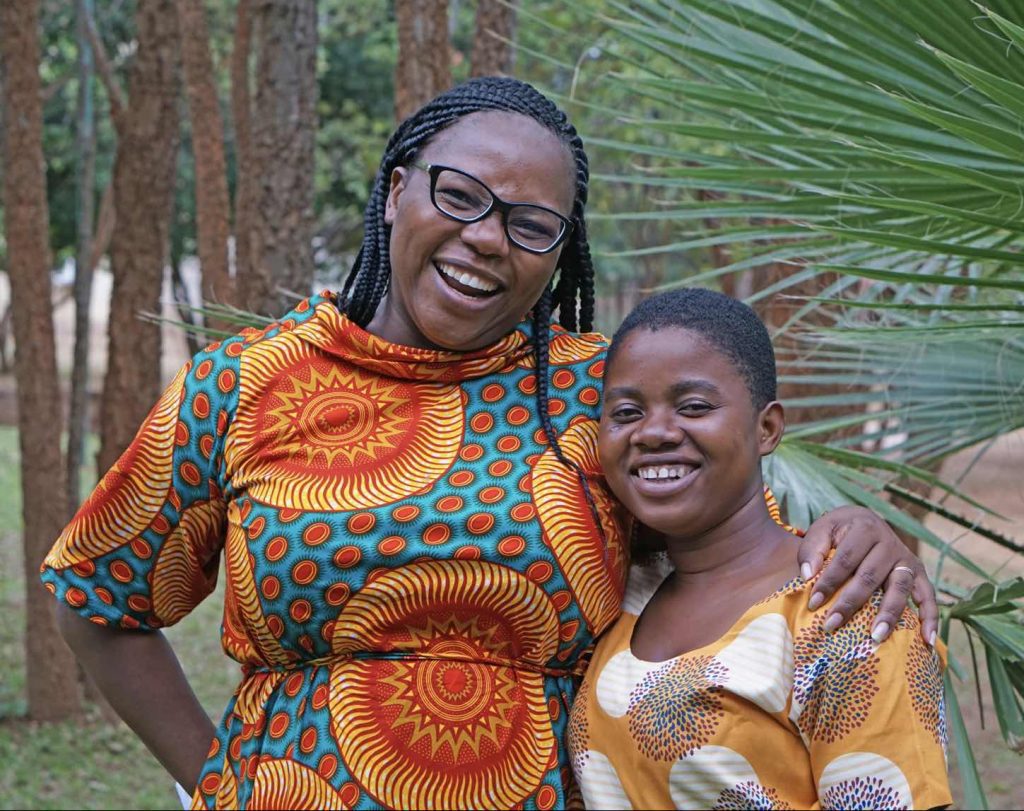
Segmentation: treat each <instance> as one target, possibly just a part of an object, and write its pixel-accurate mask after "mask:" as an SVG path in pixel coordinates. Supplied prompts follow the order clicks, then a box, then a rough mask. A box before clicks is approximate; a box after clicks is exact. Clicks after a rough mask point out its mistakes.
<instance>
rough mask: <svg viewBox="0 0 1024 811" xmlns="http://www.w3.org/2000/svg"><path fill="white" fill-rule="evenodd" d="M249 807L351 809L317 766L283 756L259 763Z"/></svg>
mask: <svg viewBox="0 0 1024 811" xmlns="http://www.w3.org/2000/svg"><path fill="white" fill-rule="evenodd" d="M249 806H250V807H252V808H262V809H266V811H299V809H309V811H317V810H318V809H323V810H324V811H346V809H348V808H350V806H348V805H346V804H345V803H344V802H342V799H341V795H340V794H339V793H338V792H337V791H336V790H335V789H334V787H333V786H331V784H330V783H328V782H327V781H326V780H324V779H323V778H322V777H321V776H320V775H319V774H317V773H316V771H315V770H314V769H311V768H309V767H308V766H303V765H302V764H301V763H297V762H296V761H294V760H283V759H282V760H278V759H272V760H263V761H261V762H260V764H259V766H258V767H257V769H256V779H255V780H254V782H253V790H252V796H251V797H250V798H249Z"/></svg>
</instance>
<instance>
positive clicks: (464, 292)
mask: <svg viewBox="0 0 1024 811" xmlns="http://www.w3.org/2000/svg"><path fill="white" fill-rule="evenodd" d="M431 264H432V265H433V266H434V272H435V273H436V274H437V276H438V278H439V279H440V281H441V283H442V284H443V285H444V287H445V289H447V290H450V291H451V292H453V293H455V294H456V295H458V296H459V298H460V299H462V300H469V301H473V302H484V301H491V300H492V299H494V298H496V297H497V296H499V295H500V294H501V293H503V292H505V285H504V284H502V282H501V281H500V280H499V279H496V278H495V277H494V275H493V274H492V273H489V272H487V271H484V270H481V269H480V268H478V267H476V266H475V265H472V264H470V263H468V262H460V261H458V260H452V259H446V258H442V257H435V258H434V259H432V260H431ZM439 265H447V266H449V267H452V268H456V269H458V270H461V271H464V272H466V273H470V274H472V275H473V276H476V277H478V278H479V279H481V280H482V281H484V282H485V283H486V284H488V285H494V286H495V289H494V290H491V291H483V290H477V289H476V288H473V287H470V286H469V285H466V284H463V283H461V282H459V281H457V280H455V279H452V278H450V277H448V276H446V275H445V274H444V273H443V272H442V271H441V268H440V267H439Z"/></svg>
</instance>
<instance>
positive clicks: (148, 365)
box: [98, 0, 179, 470]
mask: <svg viewBox="0 0 1024 811" xmlns="http://www.w3.org/2000/svg"><path fill="white" fill-rule="evenodd" d="M136 30H137V40H138V52H137V54H136V56H135V61H134V64H133V65H132V71H131V77H130V80H129V87H128V101H127V107H126V108H125V109H124V111H123V112H122V113H121V114H120V115H118V116H117V117H115V119H114V122H115V126H116V128H117V139H118V145H117V158H116V160H115V162H114V208H115V209H116V210H117V223H116V225H115V226H114V235H113V237H112V239H111V245H110V264H111V272H112V275H113V289H112V293H111V302H110V324H109V338H110V340H109V345H108V346H109V349H108V352H107V376H106V379H105V381H104V386H103V398H102V402H101V406H100V430H101V434H102V436H101V445H100V453H99V459H98V466H99V469H100V470H106V469H108V468H109V467H110V466H111V465H112V464H113V463H114V462H115V461H116V460H117V457H118V456H119V455H120V454H121V452H122V451H123V450H124V449H125V448H126V447H127V446H128V444H129V443H130V442H131V439H132V437H133V436H134V435H135V431H136V430H137V429H138V426H139V424H140V423H141V422H142V420H143V418H144V417H145V416H146V414H147V412H148V411H149V409H150V408H151V407H152V405H153V403H154V402H155V401H156V399H157V398H158V397H159V395H160V388H161V379H160V348H161V347H160V327H159V325H157V324H148V323H144V322H142V321H141V320H139V314H140V313H142V312H158V311H159V307H160V290H161V286H162V283H163V278H164V267H165V265H166V261H167V251H168V246H169V239H170V218H171V211H172V207H173V203H174V170H175V162H176V158H177V151H178V124H179V114H178V78H179V77H178V74H179V64H178V47H177V46H178V21H177V15H176V14H175V9H174V0H147V2H145V3H140V4H139V5H138V10H137V11H136Z"/></svg>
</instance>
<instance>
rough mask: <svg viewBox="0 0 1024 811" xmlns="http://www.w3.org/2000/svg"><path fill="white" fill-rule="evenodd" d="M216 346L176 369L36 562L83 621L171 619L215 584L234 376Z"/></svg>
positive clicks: (141, 624) (145, 623)
mask: <svg viewBox="0 0 1024 811" xmlns="http://www.w3.org/2000/svg"><path fill="white" fill-rule="evenodd" d="M217 346H218V345H216V344H215V345H214V346H213V347H210V348H209V349H207V350H205V351H204V352H201V353H200V354H199V355H197V356H196V357H195V358H193V359H192V360H191V361H189V362H188V363H187V364H185V366H184V367H183V368H182V369H181V370H180V371H179V372H178V374H177V375H176V376H175V378H174V380H173V381H172V382H171V384H170V385H169V386H168V387H167V389H166V391H164V393H163V395H162V396H161V397H160V399H159V401H158V402H157V403H156V405H155V406H154V407H153V410H152V411H150V412H149V415H148V416H147V417H146V419H145V421H144V422H143V424H142V427H141V428H140V429H139V432H138V433H137V434H136V436H135V439H134V440H132V443H131V445H130V446H129V447H128V449H127V450H126V451H125V452H124V453H123V454H122V455H121V458H120V459H118V460H117V462H115V463H114V466H113V467H112V468H111V469H110V470H109V471H108V472H107V473H106V475H104V476H103V478H102V479H101V480H100V482H99V484H98V485H96V489H95V490H93V492H92V494H91V495H90V496H89V497H88V499H86V501H85V502H84V503H83V504H82V506H81V508H80V509H79V510H78V512H77V513H76V514H75V517H74V518H73V519H72V520H71V523H69V524H68V525H67V527H66V528H65V529H64V531H63V533H61V536H60V537H59V538H58V539H57V541H56V543H55V544H54V545H53V548H52V549H51V550H50V552H49V554H48V555H47V556H46V558H45V560H44V561H43V564H42V567H41V576H42V581H43V584H44V585H45V586H46V588H47V589H48V590H49V591H50V592H51V593H52V594H54V596H56V598H57V599H58V600H60V601H62V602H64V603H66V604H67V605H69V606H71V607H72V608H73V609H74V610H75V611H77V612H78V613H79V614H81V615H82V616H84V617H86V618H88V619H89V620H91V621H92V622H95V623H97V624H99V625H113V626H120V627H123V628H132V629H135V628H138V629H143V630H152V629H155V628H160V627H162V626H165V625H171V624H173V623H175V622H177V621H178V620H180V619H181V618H182V617H183V616H185V615H186V614H187V613H188V612H189V611H191V610H192V609H193V608H194V607H195V606H196V605H198V604H199V603H200V602H201V601H202V600H203V598H205V597H206V596H207V595H208V594H209V593H210V592H212V591H213V589H214V586H215V585H216V582H217V569H218V563H219V560H218V559H219V553H220V549H221V547H222V545H223V538H224V532H225V515H226V507H225V502H224V499H223V497H222V495H221V493H222V490H223V481H222V480H221V475H220V466H221V457H222V454H221V448H222V445H223V440H224V434H225V433H226V430H227V425H228V422H229V416H228V415H229V412H230V410H231V395H232V394H233V393H234V391H235V388H236V386H235V383H236V379H237V371H236V370H235V369H232V368H231V366H230V363H225V361H228V360H229V359H228V358H227V357H226V356H224V355H223V354H219V355H218V353H217V352H216V349H217Z"/></svg>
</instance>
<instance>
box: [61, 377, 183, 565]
mask: <svg viewBox="0 0 1024 811" xmlns="http://www.w3.org/2000/svg"><path fill="white" fill-rule="evenodd" d="M189 368H190V366H189V365H186V366H185V367H184V368H182V369H181V371H179V372H178V374H177V376H176V377H175V378H174V380H173V381H171V384H170V385H169V386H168V387H167V389H166V390H165V391H164V393H163V395H162V396H161V397H160V399H159V400H158V401H157V404H156V405H155V406H154V407H153V410H152V411H150V412H149V416H147V417H146V421H145V422H144V423H143V424H142V427H141V428H140V429H139V433H138V436H137V438H136V440H135V441H134V442H132V444H131V445H130V446H129V447H128V450H126V451H125V452H124V454H122V456H121V458H120V459H118V460H117V462H115V463H114V466H113V467H112V468H110V470H109V471H108V472H107V474H106V475H105V476H104V477H103V478H102V480H101V481H100V483H99V484H98V485H97V486H96V489H95V490H93V492H92V494H91V495H90V496H89V498H88V499H86V501H85V503H84V504H83V505H82V506H81V507H80V508H79V510H78V512H77V513H76V514H75V517H74V518H73V519H72V520H71V523H70V524H68V525H67V527H66V528H65V529H64V532H63V533H61V536H60V538H59V539H58V540H57V542H56V543H55V544H54V546H53V548H52V549H51V550H50V553H49V554H48V555H47V556H46V560H45V561H44V565H46V566H49V567H52V568H54V569H62V568H67V567H69V566H74V565H75V564H77V563H81V562H82V561H86V560H91V559H94V558H98V557H101V556H102V555H105V554H107V553H108V552H112V551H113V550H115V549H118V548H120V547H122V546H124V545H125V544H127V543H129V542H130V541H132V539H134V538H136V537H138V535H139V534H140V533H141V532H142V531H143V530H144V529H146V527H148V526H149V524H150V522H151V521H152V520H153V518H154V517H155V516H156V515H157V513H158V512H159V511H160V508H161V507H162V506H163V505H164V503H165V500H166V498H167V492H168V490H169V488H170V486H171V480H172V477H173V475H174V459H173V454H172V449H173V448H174V434H175V427H176V425H177V422H178V409H179V407H180V406H181V401H182V396H183V394H184V390H183V388H182V382H183V381H184V379H185V375H187V374H188V371H189Z"/></svg>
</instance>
